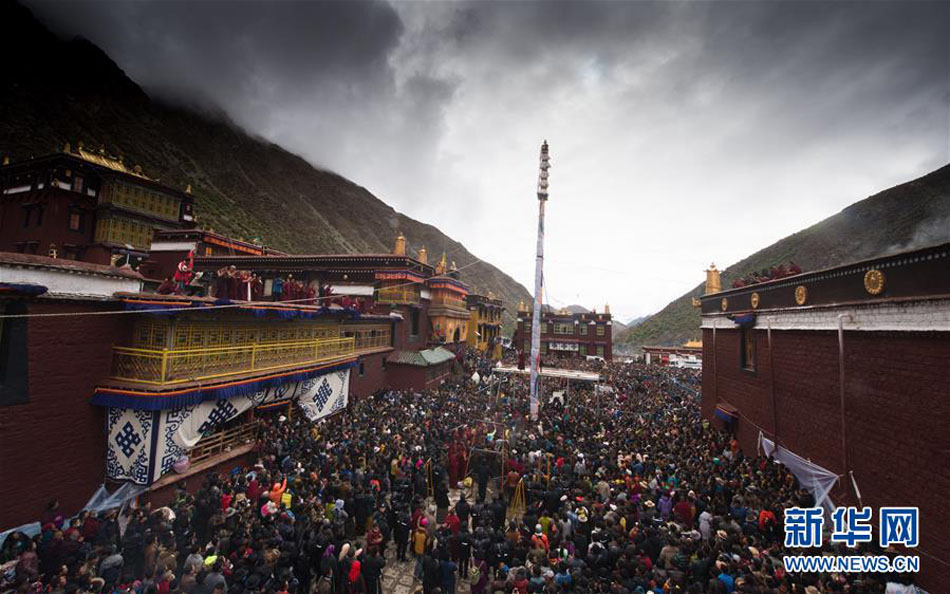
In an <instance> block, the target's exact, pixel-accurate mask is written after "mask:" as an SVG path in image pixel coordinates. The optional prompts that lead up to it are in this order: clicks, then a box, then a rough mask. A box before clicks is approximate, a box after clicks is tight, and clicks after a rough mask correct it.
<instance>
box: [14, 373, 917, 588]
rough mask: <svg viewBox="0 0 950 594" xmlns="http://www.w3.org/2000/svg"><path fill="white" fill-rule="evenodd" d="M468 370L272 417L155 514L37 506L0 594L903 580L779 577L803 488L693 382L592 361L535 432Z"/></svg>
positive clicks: (880, 583)
mask: <svg viewBox="0 0 950 594" xmlns="http://www.w3.org/2000/svg"><path fill="white" fill-rule="evenodd" d="M482 363H483V362H481V361H479V360H478V358H477V357H475V356H471V355H470V356H467V357H465V358H463V359H462V364H461V365H460V367H464V369H460V370H459V373H458V374H457V379H455V380H453V381H450V382H446V383H445V384H443V385H442V386H441V387H440V389H438V390H432V391H427V392H423V393H406V392H395V391H389V392H384V393H381V394H378V395H376V396H374V397H370V398H367V399H364V400H361V401H359V402H356V403H354V404H352V405H351V406H350V408H349V409H347V410H346V411H345V412H344V413H341V414H339V415H337V416H335V417H332V418H330V419H328V420H325V421H324V422H322V423H320V424H317V425H310V424H308V423H307V422H306V421H305V420H304V419H303V416H302V415H299V416H297V418H296V419H294V420H290V421H288V420H286V419H283V420H282V419H281V418H275V419H270V420H268V421H266V422H264V423H263V424H262V425H261V430H260V431H261V433H260V442H259V443H260V445H259V448H258V450H257V452H256V459H257V462H256V463H255V464H254V466H253V467H248V468H240V469H236V471H235V472H232V473H229V474H221V475H207V476H205V477H204V478H203V479H202V480H200V484H198V481H197V480H196V479H191V480H192V481H194V483H195V484H189V485H187V486H186V484H185V482H184V481H181V482H180V483H179V487H178V491H177V494H176V497H175V500H174V502H172V503H170V504H169V505H168V506H165V507H161V508H158V509H153V508H152V507H149V506H145V507H139V508H134V509H133V508H125V509H122V510H121V511H117V510H112V511H108V512H106V513H102V514H95V513H81V514H80V515H79V516H76V517H73V518H66V517H63V515H62V514H61V513H60V511H59V509H58V507H57V505H56V503H55V502H52V503H50V505H49V506H48V508H47V509H46V510H45V511H42V513H40V510H38V516H39V519H40V521H41V523H42V532H41V533H40V534H39V535H38V536H36V537H35V538H32V539H31V538H28V537H26V536H25V535H23V534H13V535H11V536H10V537H8V538H7V539H6V541H5V542H4V543H3V545H2V547H0V561H2V562H3V563H4V565H3V566H2V567H3V570H4V572H5V573H4V574H3V578H0V579H2V580H3V583H4V585H3V587H2V591H4V592H7V591H9V592H17V593H23V594H26V593H40V592H51V593H56V594H59V593H64V594H73V593H87V592H89V593H97V594H98V593H103V592H109V593H112V592H121V593H124V594H179V593H181V594H225V593H231V594H245V593H246V594H300V593H303V594H310V593H318V594H328V593H333V594H348V593H354V592H372V593H376V592H380V591H381V584H382V582H383V577H382V576H383V572H384V568H385V566H386V565H393V564H397V565H401V564H404V563H405V564H411V567H412V570H413V572H414V574H415V575H416V577H417V578H418V582H417V584H418V591H419V592H423V593H425V594H436V593H439V594H448V593H452V592H457V591H459V590H470V591H471V592H473V593H476V594H480V593H494V592H503V593H519V594H526V593H529V592H530V593H534V592H578V593H585V592H611V593H618V594H619V593H646V592H654V593H657V594H660V593H664V594H665V593H670V592H690V593H700V592H713V593H731V592H756V593H758V592H762V593H765V592H768V593H776V592H777V593H785V592H803V593H808V594H813V593H815V592H851V593H862V592H883V591H884V587H885V581H886V580H888V579H890V580H901V579H903V578H902V577H901V576H883V575H875V574H850V575H848V576H844V575H841V574H835V575H825V574H821V575H819V574H796V575H789V574H787V573H785V572H784V570H783V568H782V563H781V556H782V554H783V552H784V551H783V539H782V521H783V518H782V510H783V509H784V508H787V507H789V506H793V505H799V506H810V505H812V504H813V503H814V501H813V498H812V495H811V494H810V493H809V492H807V491H805V490H803V489H802V488H801V487H800V486H799V484H798V483H797V481H796V480H795V478H794V476H792V475H791V474H790V473H789V472H788V471H787V470H786V469H785V468H784V467H783V466H781V465H779V464H776V463H774V462H772V461H770V460H768V459H765V458H762V457H758V456H756V453H755V452H742V451H741V450H739V448H738V444H737V442H736V441H735V440H734V439H732V438H731V437H730V435H729V434H727V433H725V432H722V431H719V430H717V429H715V428H713V427H711V426H710V425H709V423H707V422H706V421H703V420H701V418H700V416H699V407H698V395H697V390H698V387H699V380H698V377H697V375H696V374H695V372H691V371H689V370H680V369H672V368H664V367H647V366H641V365H635V364H608V365H606V366H604V367H603V368H602V369H601V370H600V371H601V372H602V375H603V376H604V378H605V382H606V383H607V384H608V385H609V386H611V387H612V388H613V390H614V391H613V393H609V394H605V393H603V392H601V391H597V392H595V391H594V390H590V389H583V388H576V389H575V390H574V391H572V392H571V395H570V396H569V397H568V398H567V401H566V402H565V403H564V404H563V405H562V404H561V403H560V402H558V401H553V402H550V403H549V402H547V401H546V400H545V402H544V406H543V408H542V412H541V418H540V420H539V422H531V421H530V420H529V419H528V418H526V410H527V403H526V391H527V386H526V383H525V382H524V381H523V380H521V379H515V378H512V379H509V380H508V382H507V383H506V384H505V385H503V386H499V387H497V388H496V389H492V388H491V387H488V388H485V387H483V386H476V385H474V384H473V382H472V381H471V379H470V378H471V376H472V374H473V373H474V371H475V370H476V369H475V366H478V365H482ZM482 369H485V367H484V366H483V367H482ZM24 478H25V479H28V477H24ZM26 482H28V480H27V481H26ZM521 493H523V495H524V499H523V503H524V507H523V508H522V507H521V499H520V495H521ZM20 496H28V493H27V492H23V493H21V494H20ZM456 497H458V498H457V499H456ZM453 502H454V503H453ZM865 552H869V553H870V552H873V551H870V550H868V551H865ZM408 567H409V565H407V568H408ZM904 581H906V580H904Z"/></svg>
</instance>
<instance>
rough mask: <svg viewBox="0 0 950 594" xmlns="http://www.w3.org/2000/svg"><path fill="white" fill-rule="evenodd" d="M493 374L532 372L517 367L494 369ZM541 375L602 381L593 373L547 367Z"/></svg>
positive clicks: (525, 373) (575, 379)
mask: <svg viewBox="0 0 950 594" xmlns="http://www.w3.org/2000/svg"><path fill="white" fill-rule="evenodd" d="M492 373H507V374H517V375H529V373H530V372H529V371H528V370H527V369H518V368H517V367H495V368H494V369H492ZM541 375H542V376H544V377H555V378H560V379H569V380H574V381H581V382H599V381H600V374H599V373H593V372H591V371H579V370H576V369H557V368H554V367H546V368H544V369H543V370H542V371H541Z"/></svg>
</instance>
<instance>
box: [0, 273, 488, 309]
mask: <svg viewBox="0 0 950 594" xmlns="http://www.w3.org/2000/svg"><path fill="white" fill-rule="evenodd" d="M480 262H481V260H480V259H478V258H476V259H475V260H474V261H472V262H469V263H468V264H466V265H464V266H460V267H458V268H456V269H455V271H456V272H457V271H459V270H465V269H466V268H468V267H470V266H474V265H475V264H478V263H480ZM443 278H452V277H451V276H449V275H448V274H440V275H437V276H430V277H429V278H428V279H427V280H438V279H443ZM415 284H418V283H414V282H406V283H400V284H398V285H390V288H393V289H395V288H399V287H408V286H410V285H415ZM143 294H145V295H150V294H151V293H143ZM163 297H164V295H163ZM336 297H339V296H338V295H328V296H325V297H307V298H304V299H290V300H287V301H257V302H255V301H242V302H240V303H229V304H222V305H208V306H206V307H201V308H195V309H193V310H187V311H209V310H212V309H215V310H217V309H232V308H244V307H247V304H249V303H277V304H281V303H301V302H307V304H310V303H313V302H314V301H320V300H323V299H334V298H336ZM180 311H183V309H182V308H181V307H167V308H158V309H123V310H118V311H82V312H55V313H36V314H3V315H0V320H12V319H26V318H69V317H80V316H115V315H125V314H141V313H168V312H180Z"/></svg>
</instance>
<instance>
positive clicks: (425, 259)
mask: <svg viewBox="0 0 950 594" xmlns="http://www.w3.org/2000/svg"><path fill="white" fill-rule="evenodd" d="M417 260H419V261H420V262H422V263H423V264H428V263H429V250H427V249H426V246H422V247H421V248H419V257H418V258H417Z"/></svg>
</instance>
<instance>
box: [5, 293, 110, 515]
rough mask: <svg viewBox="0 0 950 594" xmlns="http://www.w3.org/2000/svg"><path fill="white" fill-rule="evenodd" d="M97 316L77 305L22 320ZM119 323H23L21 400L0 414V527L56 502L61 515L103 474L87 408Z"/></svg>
mask: <svg viewBox="0 0 950 594" xmlns="http://www.w3.org/2000/svg"><path fill="white" fill-rule="evenodd" d="M85 311H102V307H97V306H89V305H79V304H65V303H64V304H48V303H43V304H31V305H30V306H29V310H28V313H31V314H34V313H48V312H85ZM123 317H126V316H77V317H65V318H34V319H31V320H29V324H28V333H27V349H28V353H29V401H28V402H27V403H25V404H14V405H10V406H4V407H3V408H2V409H0V451H2V452H3V456H2V459H0V484H3V485H6V486H7V488H8V491H10V492H11V493H12V490H14V489H16V490H18V491H19V492H20V494H19V496H10V497H4V498H3V500H4V504H3V505H2V506H0V527H3V528H8V527H12V526H18V525H20V524H23V523H25V522H32V521H35V520H38V519H39V516H40V513H42V511H43V510H44V509H45V506H46V504H47V503H48V502H49V501H50V500H52V499H54V498H58V499H59V500H60V504H61V509H62V511H63V512H64V513H65V514H72V513H75V512H77V511H79V509H80V508H81V507H82V506H83V505H84V504H85V503H86V501H87V500H88V499H89V497H90V496H91V495H92V494H93V492H95V490H96V489H97V488H98V487H99V485H100V484H101V483H102V481H103V477H104V475H105V445H106V444H105V436H104V433H105V411H104V409H102V408H100V407H97V406H93V405H92V404H90V403H89V401H90V398H91V397H92V394H93V389H94V388H95V386H96V384H97V383H98V382H100V381H101V380H102V379H103V378H105V377H106V376H108V375H109V371H110V368H111V365H112V345H113V344H120V343H123V342H127V337H126V335H125V333H126V331H127V329H128V327H129V325H128V324H127V323H125V322H124V321H123V320H122V318H123Z"/></svg>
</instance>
